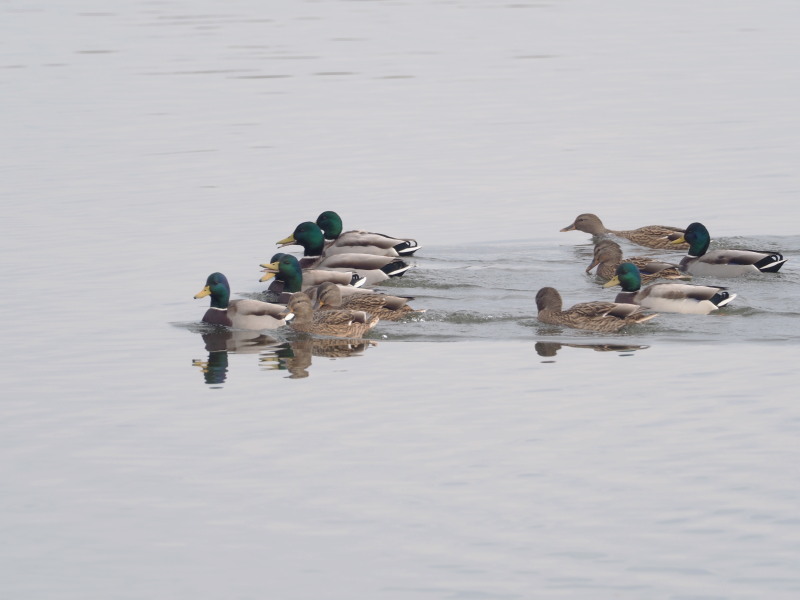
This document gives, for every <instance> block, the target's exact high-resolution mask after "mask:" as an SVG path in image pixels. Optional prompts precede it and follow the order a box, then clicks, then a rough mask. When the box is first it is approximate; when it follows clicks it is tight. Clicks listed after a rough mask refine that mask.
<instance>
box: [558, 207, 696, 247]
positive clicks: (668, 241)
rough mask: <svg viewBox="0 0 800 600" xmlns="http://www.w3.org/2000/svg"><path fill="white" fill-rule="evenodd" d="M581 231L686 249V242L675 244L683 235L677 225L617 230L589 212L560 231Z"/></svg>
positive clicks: (651, 245) (636, 242)
mask: <svg viewBox="0 0 800 600" xmlns="http://www.w3.org/2000/svg"><path fill="white" fill-rule="evenodd" d="M576 230H577V231H583V232H585V233H590V234H592V235H595V236H602V235H615V236H617V237H621V238H625V239H626V240H629V241H631V242H633V243H634V244H639V245H640V246H646V247H647V248H663V249H669V250H676V249H687V248H688V247H689V245H688V244H676V243H673V242H674V241H675V240H679V239H680V238H681V237H682V236H683V229H680V228H678V227H669V226H665V225H647V226H645V227H639V228H638V229H631V230H628V231H617V230H615V229H607V228H606V227H605V226H604V225H603V222H602V221H601V220H600V217H598V216H597V215H593V214H591V213H584V214H582V215H578V216H577V217H575V221H574V222H573V223H572V224H571V225H567V226H566V227H564V228H563V229H562V230H561V231H576Z"/></svg>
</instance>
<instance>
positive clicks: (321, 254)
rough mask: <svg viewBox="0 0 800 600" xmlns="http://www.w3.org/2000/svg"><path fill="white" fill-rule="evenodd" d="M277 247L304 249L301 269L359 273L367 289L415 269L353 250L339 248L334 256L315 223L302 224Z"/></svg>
mask: <svg viewBox="0 0 800 600" xmlns="http://www.w3.org/2000/svg"><path fill="white" fill-rule="evenodd" d="M277 244H278V245H279V246H281V247H283V246H291V245H298V246H302V247H303V258H302V259H300V266H301V267H302V268H303V269H337V270H351V271H352V270H355V271H357V272H358V274H359V275H361V276H362V277H365V278H366V279H367V285H374V284H376V283H380V282H381V281H385V280H386V279H388V278H389V277H399V276H400V275H402V274H403V273H405V272H406V271H407V270H408V269H410V268H411V265H409V264H408V263H406V262H404V261H403V260H402V259H400V258H397V257H396V256H394V257H392V256H379V255H376V254H367V253H361V252H360V250H359V249H358V248H356V247H353V246H348V247H346V248H338V250H339V252H336V253H330V252H329V250H330V248H326V247H325V237H324V236H323V234H322V229H320V228H319V226H318V225H317V224H316V223H312V222H311V221H306V222H305V223H300V224H299V225H298V226H297V227H295V229H294V232H293V233H292V235H290V236H289V237H287V238H284V239H282V240H280V241H278V242H277ZM347 250H349V252H348V251H347Z"/></svg>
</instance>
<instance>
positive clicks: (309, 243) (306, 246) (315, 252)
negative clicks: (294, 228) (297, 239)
mask: <svg viewBox="0 0 800 600" xmlns="http://www.w3.org/2000/svg"><path fill="white" fill-rule="evenodd" d="M324 250H325V238H324V237H322V236H320V237H319V239H313V240H306V241H304V242H303V256H322V253H323V251H324Z"/></svg>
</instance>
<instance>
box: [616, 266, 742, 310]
mask: <svg viewBox="0 0 800 600" xmlns="http://www.w3.org/2000/svg"><path fill="white" fill-rule="evenodd" d="M614 285H620V286H622V291H621V292H620V293H619V294H617V297H616V298H615V299H614V302H621V303H624V304H637V305H639V306H643V307H644V308H649V309H650V310H659V311H661V312H671V313H683V314H695V315H707V314H708V313H710V312H711V311H714V310H717V309H718V308H719V307H721V306H725V305H726V304H728V303H729V302H730V301H731V300H733V299H734V298H736V294H731V293H729V292H727V291H725V290H726V288H724V287H718V286H710V285H693V284H691V283H654V284H653V285H648V286H647V287H646V288H644V289H641V288H642V277H641V275H640V274H639V269H637V268H636V265H634V264H633V263H629V262H624V263H622V264H621V265H620V266H619V267H617V274H616V276H615V277H614V278H613V279H611V280H609V281H608V282H607V283H605V284H603V287H611V286H614Z"/></svg>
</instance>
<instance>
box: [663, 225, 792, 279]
mask: <svg viewBox="0 0 800 600" xmlns="http://www.w3.org/2000/svg"><path fill="white" fill-rule="evenodd" d="M679 242H688V243H689V253H688V255H687V256H685V257H684V258H683V260H681V265H680V266H681V270H683V271H686V272H687V273H691V274H692V275H711V276H714V277H738V276H739V275H745V274H747V273H777V272H778V271H779V270H780V268H781V267H782V266H783V263H785V262H786V261H787V260H788V259H786V258H783V254H781V253H780V252H769V251H762V250H727V249H726V250H712V251H711V252H708V245H709V244H710V243H711V236H710V235H709V233H708V229H706V228H705V226H704V225H703V224H702V223H692V224H691V225H689V226H688V227H687V228H686V233H684V234H683V236H682V237H681V238H680V239H678V240H676V241H675V242H674V243H676V244H677V243H679Z"/></svg>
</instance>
